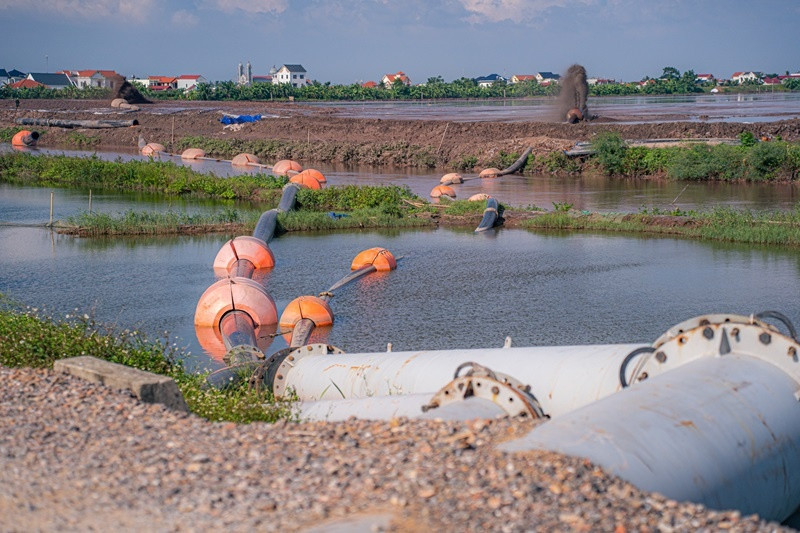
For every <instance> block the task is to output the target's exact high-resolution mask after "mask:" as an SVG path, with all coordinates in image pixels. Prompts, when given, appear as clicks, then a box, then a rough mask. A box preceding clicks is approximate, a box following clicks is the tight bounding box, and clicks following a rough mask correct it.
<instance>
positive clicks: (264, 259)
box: [214, 235, 275, 276]
mask: <svg viewBox="0 0 800 533" xmlns="http://www.w3.org/2000/svg"><path fill="white" fill-rule="evenodd" d="M239 259H247V260H248V261H250V262H251V263H253V266H254V267H255V268H256V269H259V268H272V267H274V266H275V256H274V255H273V253H272V250H270V249H269V246H267V243H266V242H264V241H262V240H261V239H259V238H257V237H250V236H248V235H241V236H239V237H235V238H233V239H231V240H229V241H228V242H226V243H225V244H223V245H222V248H220V249H219V252H217V257H215V258H214V273H215V274H216V275H217V276H227V275H229V274H230V271H231V268H232V267H233V264H234V263H235V262H236V261H237V260H239Z"/></svg>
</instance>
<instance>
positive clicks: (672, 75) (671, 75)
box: [661, 67, 681, 80]
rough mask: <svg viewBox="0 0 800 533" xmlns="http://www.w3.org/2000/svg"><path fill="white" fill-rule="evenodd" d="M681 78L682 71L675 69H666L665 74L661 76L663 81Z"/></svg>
mask: <svg viewBox="0 0 800 533" xmlns="http://www.w3.org/2000/svg"><path fill="white" fill-rule="evenodd" d="M680 77H681V71H680V70H678V69H676V68H675V67H664V72H663V73H662V74H661V79H662V80H677V79H678V78H680Z"/></svg>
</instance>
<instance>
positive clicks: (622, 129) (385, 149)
mask: <svg viewBox="0 0 800 533" xmlns="http://www.w3.org/2000/svg"><path fill="white" fill-rule="evenodd" d="M114 111H115V110H112V108H110V107H109V102H106V101H96V100H95V101H93V100H25V101H22V102H21V104H20V108H19V110H15V109H14V102H13V101H0V128H8V127H12V126H14V119H15V118H16V117H36V118H45V117H49V118H59V119H78V120H87V119H98V118H100V119H122V118H124V119H133V118H135V119H136V120H138V121H139V126H135V127H131V128H120V129H104V130H91V129H62V128H37V129H38V130H39V131H40V132H41V133H43V135H42V138H41V139H40V141H39V144H40V146H43V147H49V146H52V147H57V146H58V147H68V146H74V147H75V148H84V147H87V146H89V147H92V148H104V149H112V150H113V149H126V150H130V149H135V147H136V146H137V141H138V137H139V135H142V136H143V137H144V138H145V139H146V140H148V141H155V142H159V143H162V144H164V145H165V146H167V147H168V148H170V147H172V148H173V149H174V150H178V149H181V148H182V147H185V146H186V145H187V142H186V140H185V139H186V138H187V137H202V138H203V139H204V144H205V145H206V146H205V148H206V150H207V151H210V152H214V151H218V152H222V151H225V150H227V151H230V150H235V149H237V148H238V147H241V148H246V147H248V146H252V144H251V143H253V142H260V143H268V144H267V145H266V146H265V145H263V144H262V145H261V146H264V148H263V149H264V151H265V152H266V153H268V154H269V155H270V156H271V157H277V158H281V157H292V158H295V159H300V160H307V161H330V162H346V163H352V164H369V165H394V166H409V167H426V166H427V167H439V168H443V169H444V168H453V167H459V166H463V165H464V163H467V164H469V163H472V164H474V165H475V166H476V167H482V166H487V165H490V164H493V163H495V162H496V161H497V158H498V157H499V154H500V153H501V152H505V153H515V152H516V153H520V152H522V151H523V150H524V149H525V148H527V147H528V146H531V147H533V153H534V154H535V155H537V156H538V155H542V154H546V153H549V152H553V151H560V150H565V149H568V148H570V147H572V146H573V145H574V143H575V142H577V141H585V140H589V139H591V137H592V136H593V135H594V134H596V133H598V132H601V131H609V130H611V131H617V132H619V133H620V134H621V135H622V137H624V138H627V139H663V138H735V137H736V136H738V135H739V134H740V133H742V132H743V131H750V132H752V133H753V134H754V135H756V136H762V135H768V136H771V137H777V136H780V137H782V138H783V139H785V140H798V139H800V120H797V119H794V120H786V121H780V122H769V123H757V124H741V123H721V122H714V123H709V122H661V123H642V124H617V123H615V119H614V117H599V118H598V119H597V120H595V121H592V122H588V123H586V122H584V123H579V124H574V125H571V124H566V123H553V122H451V121H444V120H382V119H358V118H340V117H337V112H336V111H335V110H334V109H331V108H321V107H318V106H310V105H304V104H293V103H270V102H183V101H176V102H157V103H154V104H143V105H141V110H140V111H138V112H128V113H121V114H120V113H115V112H114ZM223 112H228V113H239V114H262V115H263V117H264V118H263V119H262V120H261V121H260V122H256V123H251V124H245V125H243V126H242V127H241V128H239V129H236V130H232V129H230V128H224V127H223V125H222V124H221V123H220V122H219V119H220V117H221V116H222V113H223ZM626 118H627V119H630V117H626ZM220 141H222V142H220ZM217 155H228V154H225V153H218V154H217Z"/></svg>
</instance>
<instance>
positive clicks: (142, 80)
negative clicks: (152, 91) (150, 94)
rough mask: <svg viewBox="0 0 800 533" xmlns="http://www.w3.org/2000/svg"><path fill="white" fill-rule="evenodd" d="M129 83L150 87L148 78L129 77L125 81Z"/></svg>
mask: <svg viewBox="0 0 800 533" xmlns="http://www.w3.org/2000/svg"><path fill="white" fill-rule="evenodd" d="M127 81H128V82H130V83H138V84H140V85H142V86H143V87H150V83H151V82H150V78H137V77H136V76H131V77H130V78H128V80H127Z"/></svg>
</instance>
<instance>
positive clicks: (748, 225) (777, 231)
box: [522, 208, 800, 247]
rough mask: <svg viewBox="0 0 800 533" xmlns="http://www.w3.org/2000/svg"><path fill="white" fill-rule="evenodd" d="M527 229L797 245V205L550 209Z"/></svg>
mask: <svg viewBox="0 0 800 533" xmlns="http://www.w3.org/2000/svg"><path fill="white" fill-rule="evenodd" d="M522 225H523V227H526V228H529V229H559V230H564V229H569V230H589V231H615V232H629V233H653V234H664V235H678V236H685V237H692V238H698V239H705V240H714V241H726V242H737V243H746V244H759V245H780V246H788V247H796V246H800V209H797V210H794V211H786V212H784V211H776V212H753V211H740V210H735V209H730V208H717V209H714V210H713V211H711V212H708V213H699V214H692V215H689V216H664V215H652V214H646V213H636V214H626V215H620V214H610V215H603V214H596V213H595V214H589V215H585V214H578V213H569V212H553V213H546V214H542V215H539V216H537V217H535V218H533V219H530V220H526V221H524V222H523V224H522Z"/></svg>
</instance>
